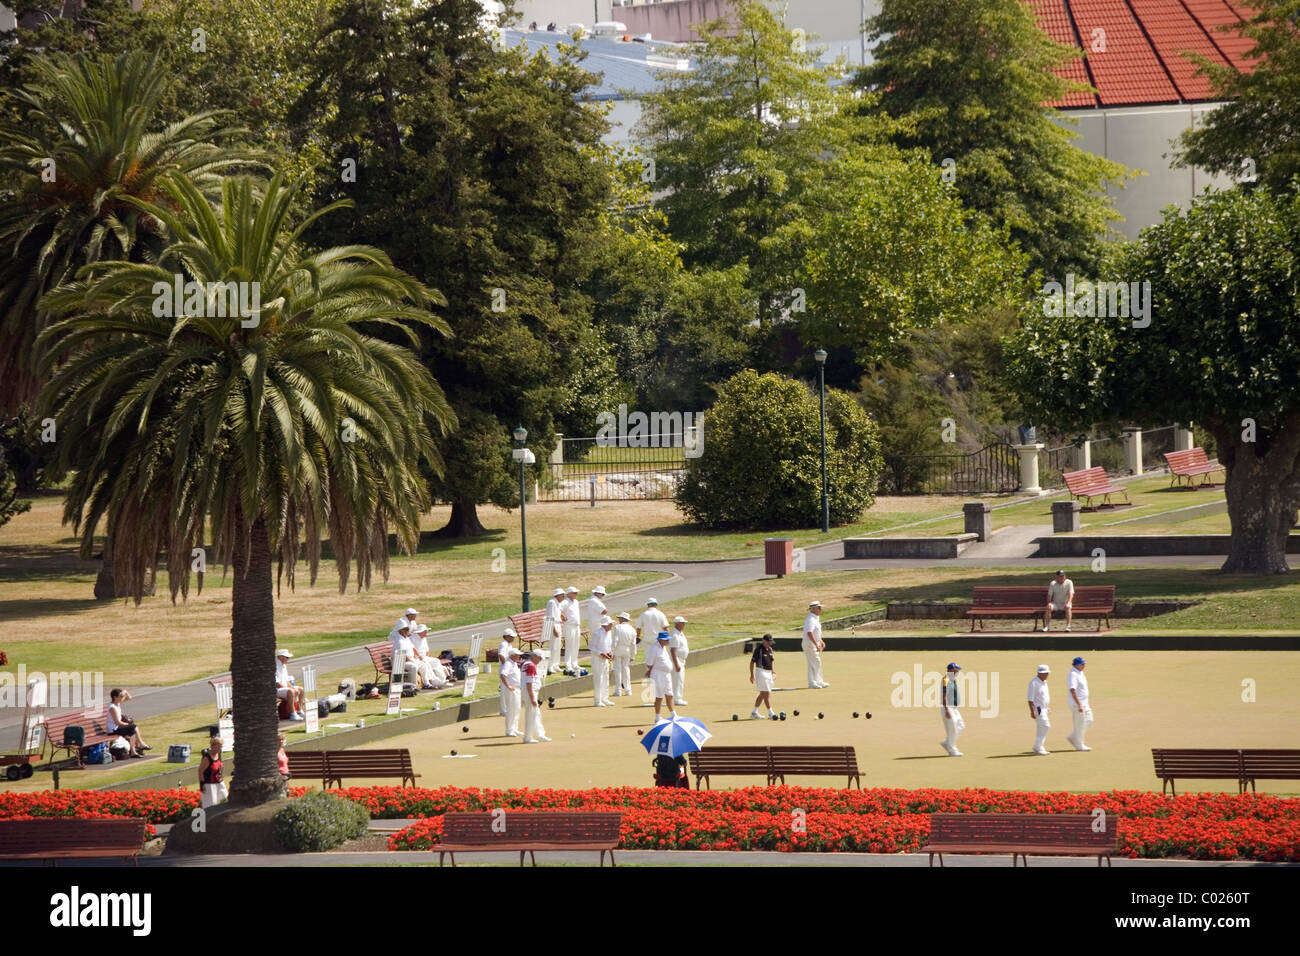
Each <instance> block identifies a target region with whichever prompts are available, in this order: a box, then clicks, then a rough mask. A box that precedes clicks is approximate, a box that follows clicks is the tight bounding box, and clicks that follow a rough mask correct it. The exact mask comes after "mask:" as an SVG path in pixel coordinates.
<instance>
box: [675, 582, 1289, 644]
mask: <svg viewBox="0 0 1300 956" xmlns="http://www.w3.org/2000/svg"><path fill="white" fill-rule="evenodd" d="M1066 567H1067V568H1069V569H1070V574H1071V576H1072V579H1073V580H1074V582H1075V584H1076V585H1080V586H1082V585H1085V584H1113V585H1115V593H1116V595H1117V597H1119V598H1184V599H1198V600H1201V599H1203V600H1204V603H1203V604H1201V605H1199V606H1197V607H1193V608H1188V609H1186V610H1183V611H1177V612H1174V613H1172V614H1164V615H1160V616H1159V617H1154V618H1146V619H1143V620H1134V621H1124V622H1121V623H1120V625H1119V626H1120V627H1122V628H1123V629H1124V630H1126V631H1140V632H1141V633H1153V634H1155V633H1161V632H1168V631H1176V632H1180V633H1182V632H1189V631H1197V630H1201V631H1213V632H1217V631H1221V630H1247V629H1248V630H1251V631H1282V632H1295V631H1296V630H1300V573H1294V572H1293V573H1291V574H1282V575H1269V576H1259V575H1247V574H1223V573H1221V572H1219V571H1215V570H1211V569H1206V568H1132V567H1123V566H1111V567H1109V568H1108V569H1107V570H1106V572H1105V573H1104V574H1094V573H1092V572H1091V571H1090V570H1089V568H1088V565H1084V566H1083V567H1081V568H1080V567H1074V568H1071V567H1070V566H1069V565H1066ZM1050 577H1051V575H1050V572H1044V571H1041V570H1038V569H1025V568H969V567H966V568H890V569H883V570H871V571H864V570H846V571H815V572H807V573H804V574H795V575H789V576H787V577H785V578H781V579H776V578H767V579H763V580H759V581H751V582H749V583H747V584H741V585H738V586H736V587H733V588H726V589H724V590H721V591H712V592H709V593H707V594H701V595H697V596H696V597H693V598H690V599H688V600H685V601H681V602H676V603H675V604H674V605H673V608H672V609H671V611H669V612H668V613H671V614H674V615H675V614H683V615H685V616H686V617H688V618H690V619H691V620H692V621H693V622H696V626H697V627H700V628H705V629H707V628H713V627H721V626H723V625H725V626H727V627H729V628H731V629H739V630H741V631H745V630H746V629H749V630H750V632H752V633H762V632H763V631H768V630H770V631H772V632H773V633H774V634H775V633H780V632H782V631H785V632H792V631H795V630H797V629H798V627H799V626H800V624H802V622H803V618H804V615H805V613H806V612H807V605H808V601H809V600H810V599H811V598H813V597H816V598H817V599H818V600H820V601H821V602H822V603H823V605H824V610H823V612H822V615H823V617H824V618H825V619H826V620H834V619H835V618H840V617H847V616H849V615H852V614H855V613H858V612H861V611H866V610H869V609H870V608H872V607H875V606H878V605H879V604H881V603H882V602H889V601H964V602H969V601H970V597H971V589H972V588H973V587H974V586H975V585H977V584H979V585H1028V584H1041V585H1046V584H1047V581H1048V579H1049V578H1050ZM903 623H905V624H906V625H907V626H900V622H897V621H888V622H882V623H881V624H879V625H873V626H872V629H873V630H887V631H889V632H890V633H907V632H908V631H910V630H912V629H913V628H912V626H911V624H912V622H903ZM1022 623H1023V622H1022ZM965 626H966V625H965V622H963V621H960V620H947V621H927V622H924V623H923V624H922V625H921V626H920V628H919V631H920V632H933V631H934V630H936V629H942V630H943V632H944V633H948V632H952V631H956V630H962V629H964V628H965ZM1083 626H1085V627H1091V626H1092V624H1091V622H1087V623H1085V624H1084V625H1083Z"/></svg>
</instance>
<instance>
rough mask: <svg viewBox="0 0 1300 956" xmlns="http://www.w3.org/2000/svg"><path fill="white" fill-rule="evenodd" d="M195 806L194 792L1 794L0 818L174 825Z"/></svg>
mask: <svg viewBox="0 0 1300 956" xmlns="http://www.w3.org/2000/svg"><path fill="white" fill-rule="evenodd" d="M198 805H199V793H198V791H197V790H39V791H36V792H33V793H0V819H5V820H8V819H21V818H23V817H144V818H145V819H146V820H148V821H149V822H150V823H176V822H177V821H178V820H184V819H187V818H188V817H189V815H190V811H191V810H193V809H194V808H195V807H197V806H198Z"/></svg>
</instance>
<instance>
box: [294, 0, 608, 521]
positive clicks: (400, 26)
mask: <svg viewBox="0 0 1300 956" xmlns="http://www.w3.org/2000/svg"><path fill="white" fill-rule="evenodd" d="M480 14H481V8H480V7H479V5H478V4H477V3H476V2H475V0H431V2H427V3H418V4H417V3H415V2H412V0H398V2H395V3H380V2H378V0H348V2H345V3H343V4H342V5H341V7H340V9H339V11H338V13H337V15H336V17H335V19H334V20H333V21H332V23H331V24H330V26H329V28H328V29H327V30H326V32H325V34H324V35H323V36H322V38H321V41H320V43H319V54H318V58H317V61H316V78H315V79H314V80H313V82H312V83H311V84H310V85H309V87H308V89H307V92H306V93H305V94H304V96H303V97H302V98H301V100H300V104H299V108H298V109H297V110H296V111H295V114H294V116H295V119H296V120H297V121H300V122H303V123H307V124H310V123H315V122H319V121H320V117H324V127H323V128H324V129H325V131H326V135H327V136H328V138H329V139H330V140H331V141H332V142H335V143H336V144H338V146H337V154H336V156H335V157H334V163H333V165H332V167H331V171H330V174H329V176H328V177H325V178H322V179H321V180H320V181H319V182H318V195H319V196H320V197H321V198H322V199H323V200H325V199H334V198H338V197H349V198H352V199H353V200H355V203H356V205H355V208H354V210H353V211H352V213H351V214H350V217H349V218H348V220H347V222H346V226H347V228H348V229H349V231H350V232H351V233H352V234H354V235H356V236H358V237H359V238H362V239H364V240H365V241H367V242H369V243H372V244H374V245H376V246H379V247H381V248H383V249H385V250H386V251H388V252H389V254H390V255H392V256H393V258H394V261H396V262H397V263H398V264H399V265H400V266H401V267H402V268H404V269H405V270H407V271H409V272H411V273H412V274H414V275H416V276H418V277H420V278H421V280H423V281H424V282H426V283H428V284H430V285H434V286H436V287H437V288H439V289H441V290H442V291H443V293H444V294H445V295H446V297H447V303H448V304H447V309H446V315H447V317H448V320H449V321H450V322H451V324H452V326H453V327H454V328H455V329H456V338H455V340H451V341H442V340H439V339H437V338H435V337H426V338H425V341H424V343H423V353H422V354H423V357H424V361H425V362H426V363H427V365H428V366H429V368H430V369H432V370H433V372H434V373H435V375H436V377H437V378H438V380H439V381H440V382H442V383H443V384H444V386H445V387H446V388H447V389H448V394H449V395H450V396H451V400H452V403H453V405H454V407H455V410H456V414H457V416H458V418H459V420H460V427H459V429H458V430H457V431H456V432H455V433H454V434H452V435H449V436H447V437H446V438H445V439H443V440H441V442H440V447H441V451H442V454H443V457H444V459H445V460H446V470H445V473H444V474H443V475H442V476H432V475H431V476H430V479H431V487H432V492H433V495H434V496H435V498H438V499H441V500H446V501H450V502H451V503H452V513H451V517H450V520H449V522H448V524H447V526H446V528H445V529H444V531H445V533H447V534H452V535H473V534H479V533H482V532H483V531H484V530H485V529H484V528H483V525H482V523H481V522H480V520H479V517H478V511H477V506H478V505H480V504H484V503H488V502H491V503H494V504H497V505H499V506H503V507H510V506H512V505H514V504H515V503H516V502H517V501H518V484H517V482H516V480H515V479H514V477H513V474H514V472H513V469H512V468H510V467H508V465H509V464H510V447H511V439H510V431H511V429H513V428H514V427H515V426H516V425H519V424H522V425H523V426H525V427H526V428H527V429H528V432H529V436H530V442H532V443H533V445H534V447H535V448H537V449H538V451H539V452H540V453H539V454H538V458H539V459H544V458H545V456H546V452H547V451H549V447H550V444H551V435H552V434H553V432H554V431H555V428H556V422H557V419H559V418H560V417H562V416H565V415H568V414H569V413H570V412H572V411H573V410H574V408H575V396H576V395H577V394H578V393H579V391H580V390H589V389H590V388H592V387H593V386H597V387H598V386H599V385H600V376H595V377H594V380H593V376H591V375H590V374H589V373H590V370H591V369H592V368H593V367H599V366H600V364H601V363H602V362H605V361H607V354H608V345H607V343H606V342H605V341H604V340H603V339H602V338H601V337H600V336H597V335H594V334H593V328H594V327H593V324H592V303H591V300H590V296H589V295H588V294H587V293H586V292H585V291H584V283H585V282H586V281H587V280H588V279H589V278H590V276H591V275H592V272H593V270H594V269H595V267H596V265H597V264H598V262H599V256H600V253H601V249H602V233H603V228H602V215H603V212H604V210H605V209H606V207H607V205H608V203H609V202H610V199H611V190H612V171H611V168H610V165H609V163H608V162H607V161H606V158H605V155H604V151H603V150H602V149H600V148H599V144H600V138H601V136H602V135H603V134H604V133H605V131H606V130H607V124H606V121H605V118H604V115H603V111H602V110H600V109H599V108H598V107H596V106H594V105H592V104H591V103H588V102H584V100H583V94H584V92H585V91H586V90H587V89H588V87H589V86H590V85H591V84H592V82H593V81H594V77H593V76H592V74H590V73H589V72H587V71H586V70H585V69H583V67H582V65H581V59H582V57H581V55H580V54H579V53H577V52H576V51H574V50H570V51H568V52H564V53H562V54H561V55H560V56H559V58H558V59H557V60H552V59H551V58H549V57H548V56H546V55H544V54H540V53H539V54H538V55H535V56H531V57H530V56H528V55H527V53H526V50H524V49H522V48H511V47H506V46H504V45H503V44H501V43H500V42H498V41H497V39H496V38H495V37H494V36H493V35H492V34H491V33H489V32H487V31H484V30H482V29H480V27H479V22H478V21H479V16H480ZM353 170H354V171H355V176H353V175H352V171H353ZM570 420H572V419H570ZM588 427H589V428H591V429H592V431H590V432H588V434H593V433H594V429H595V427H596V425H595V422H594V421H592V422H590V423H589V425H588Z"/></svg>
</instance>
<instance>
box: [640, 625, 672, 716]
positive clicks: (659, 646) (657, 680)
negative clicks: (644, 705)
mask: <svg viewBox="0 0 1300 956" xmlns="http://www.w3.org/2000/svg"><path fill="white" fill-rule="evenodd" d="M671 636H672V635H670V634H669V633H668V632H667V631H660V632H659V633H658V634H657V635H656V637H655V642H654V643H653V644H647V645H646V649H645V676H646V679H648V680H649V681H650V683H651V686H652V687H653V688H654V695H655V720H656V721H658V720H659V708H660V707H661V706H662V704H663V703H664V702H665V701H667V702H668V713H669V715H670V716H672V717H676V716H677V711H676V709H675V708H674V706H673V673H674V672H675V671H676V670H677V657H676V652H675V651H674V650H673V649H672V648H671V647H669V646H668V641H669V639H670V638H671Z"/></svg>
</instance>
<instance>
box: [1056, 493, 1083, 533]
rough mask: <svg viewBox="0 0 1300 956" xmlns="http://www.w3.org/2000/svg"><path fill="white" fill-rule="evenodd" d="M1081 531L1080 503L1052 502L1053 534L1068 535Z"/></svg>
mask: <svg viewBox="0 0 1300 956" xmlns="http://www.w3.org/2000/svg"><path fill="white" fill-rule="evenodd" d="M1078 530H1079V502H1077V501H1053V502H1052V534H1068V533H1069V532H1071V531H1078Z"/></svg>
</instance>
